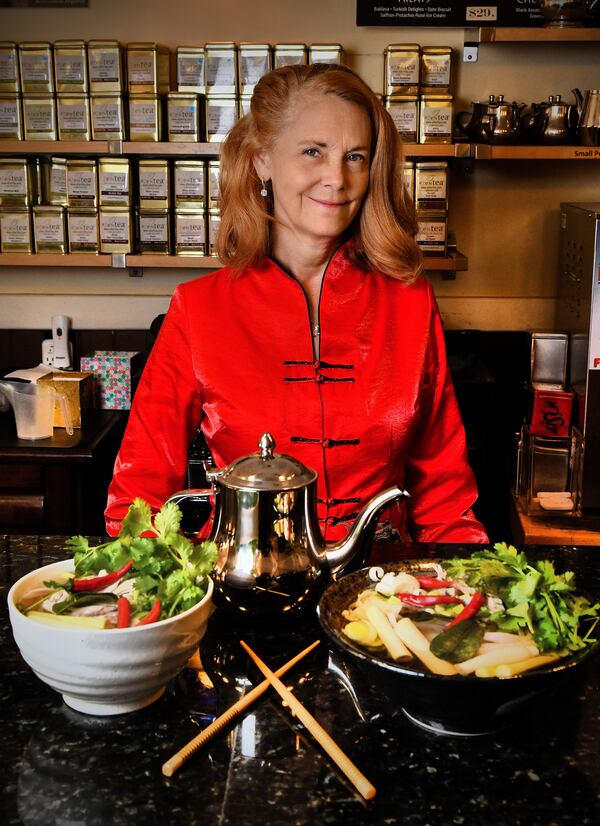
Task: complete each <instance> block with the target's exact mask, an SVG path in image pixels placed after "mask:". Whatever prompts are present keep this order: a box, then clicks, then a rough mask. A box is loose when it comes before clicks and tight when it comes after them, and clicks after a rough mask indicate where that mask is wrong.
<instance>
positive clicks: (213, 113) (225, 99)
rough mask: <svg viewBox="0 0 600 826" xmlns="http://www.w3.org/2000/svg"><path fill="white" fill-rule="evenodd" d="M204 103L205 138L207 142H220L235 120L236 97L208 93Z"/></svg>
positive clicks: (236, 113)
mask: <svg viewBox="0 0 600 826" xmlns="http://www.w3.org/2000/svg"><path fill="white" fill-rule="evenodd" d="M205 105H206V140H207V142H208V143H221V142H222V141H224V140H225V138H226V137H227V133H228V132H229V130H230V129H231V128H232V126H233V125H234V124H235V122H236V120H237V116H238V103H237V98H236V96H235V95H213V94H208V95H207V96H206V104H205Z"/></svg>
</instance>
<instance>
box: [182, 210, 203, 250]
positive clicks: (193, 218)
mask: <svg viewBox="0 0 600 826" xmlns="http://www.w3.org/2000/svg"><path fill="white" fill-rule="evenodd" d="M175 255H195V256H201V255H202V256H203V255H206V213H205V212H204V211H203V210H198V211H196V212H179V211H177V212H176V213H175Z"/></svg>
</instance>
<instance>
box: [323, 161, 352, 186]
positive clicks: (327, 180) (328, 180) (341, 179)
mask: <svg viewBox="0 0 600 826" xmlns="http://www.w3.org/2000/svg"><path fill="white" fill-rule="evenodd" d="M322 184H323V186H326V187H329V188H330V189H335V190H340V189H344V186H345V184H346V174H345V167H344V159H343V158H337V157H329V158H328V159H327V163H326V164H325V165H324V167H323V175H322Z"/></svg>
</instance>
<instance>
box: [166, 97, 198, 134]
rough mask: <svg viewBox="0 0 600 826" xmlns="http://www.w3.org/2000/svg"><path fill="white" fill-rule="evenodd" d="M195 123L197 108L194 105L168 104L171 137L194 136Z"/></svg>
mask: <svg viewBox="0 0 600 826" xmlns="http://www.w3.org/2000/svg"><path fill="white" fill-rule="evenodd" d="M196 123H197V107H196V105H195V104H194V103H190V104H189V105H186V104H181V103H173V102H171V103H169V133H170V134H171V135H195V134H196Z"/></svg>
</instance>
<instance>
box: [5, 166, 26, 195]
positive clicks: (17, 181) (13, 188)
mask: <svg viewBox="0 0 600 826" xmlns="http://www.w3.org/2000/svg"><path fill="white" fill-rule="evenodd" d="M0 195H27V174H26V172H25V169H24V168H22V169H0Z"/></svg>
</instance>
